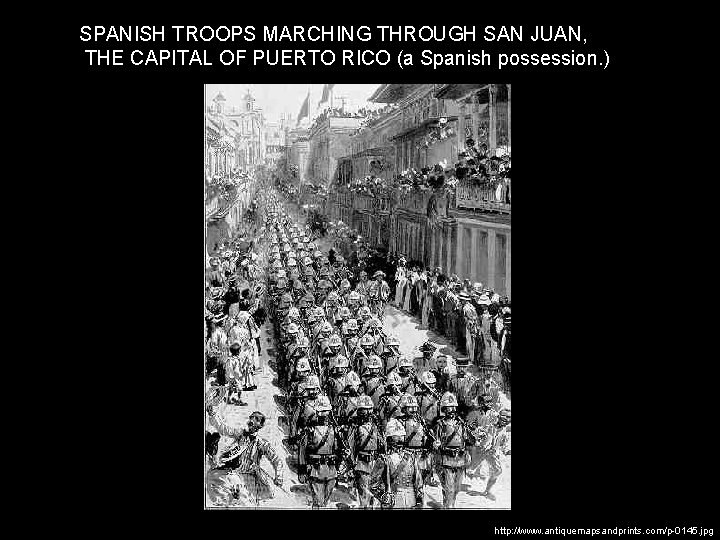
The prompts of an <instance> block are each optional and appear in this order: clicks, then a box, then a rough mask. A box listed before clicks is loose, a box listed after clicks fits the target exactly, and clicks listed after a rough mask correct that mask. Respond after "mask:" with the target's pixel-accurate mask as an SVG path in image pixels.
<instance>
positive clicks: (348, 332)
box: [341, 319, 359, 358]
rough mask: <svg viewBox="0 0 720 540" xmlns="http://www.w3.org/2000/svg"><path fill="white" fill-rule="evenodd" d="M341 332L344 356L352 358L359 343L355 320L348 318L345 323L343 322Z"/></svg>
mask: <svg viewBox="0 0 720 540" xmlns="http://www.w3.org/2000/svg"><path fill="white" fill-rule="evenodd" d="M341 333H342V339H343V345H344V346H345V356H347V357H348V358H352V357H353V355H354V354H355V349H356V348H357V346H358V343H359V338H358V337H357V333H358V323H357V321H356V320H355V319H349V320H348V322H347V323H345V324H343V326H342V329H341Z"/></svg>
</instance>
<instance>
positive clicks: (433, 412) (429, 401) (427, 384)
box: [415, 371, 440, 428]
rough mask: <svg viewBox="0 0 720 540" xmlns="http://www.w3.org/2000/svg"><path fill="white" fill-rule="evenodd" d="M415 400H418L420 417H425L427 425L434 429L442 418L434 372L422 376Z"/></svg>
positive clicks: (426, 372) (424, 373) (427, 372)
mask: <svg viewBox="0 0 720 540" xmlns="http://www.w3.org/2000/svg"><path fill="white" fill-rule="evenodd" d="M415 398H416V399H417V400H418V409H419V413H420V416H422V417H423V419H424V421H425V425H426V426H428V427H430V428H432V427H434V425H435V421H436V420H437V418H438V417H439V416H440V410H439V408H438V401H439V399H440V396H439V394H438V392H437V390H436V389H435V375H433V373H432V371H425V372H423V373H422V374H421V375H420V383H419V384H418V385H417V388H416V390H415Z"/></svg>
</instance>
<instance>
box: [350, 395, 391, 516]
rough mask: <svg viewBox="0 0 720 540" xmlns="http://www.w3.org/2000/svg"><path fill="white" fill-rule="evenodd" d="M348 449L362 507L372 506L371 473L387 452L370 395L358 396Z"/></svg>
mask: <svg viewBox="0 0 720 540" xmlns="http://www.w3.org/2000/svg"><path fill="white" fill-rule="evenodd" d="M348 450H349V451H350V461H351V463H352V464H353V471H354V472H353V475H354V477H355V488H356V489H357V493H358V501H359V504H360V507H361V508H367V507H370V508H372V507H373V505H374V499H373V496H372V493H371V492H370V474H371V473H372V471H373V468H374V467H375V463H376V462H377V460H378V457H379V456H380V455H381V454H384V453H385V438H384V437H383V434H382V432H381V430H380V427H379V426H378V423H377V421H376V419H375V418H374V415H373V402H372V400H371V399H370V397H369V396H360V397H359V398H358V404H357V416H356V417H355V419H354V421H353V422H352V423H351V424H350V429H349V433H348Z"/></svg>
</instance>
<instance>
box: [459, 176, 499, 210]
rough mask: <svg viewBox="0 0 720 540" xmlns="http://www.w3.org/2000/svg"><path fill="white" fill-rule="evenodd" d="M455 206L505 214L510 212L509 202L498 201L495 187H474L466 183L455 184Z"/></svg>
mask: <svg viewBox="0 0 720 540" xmlns="http://www.w3.org/2000/svg"><path fill="white" fill-rule="evenodd" d="M455 206H456V207H457V208H467V209H469V210H491V211H495V212H502V213H506V214H509V213H510V203H506V202H502V201H498V200H497V194H496V190H495V189H486V188H481V187H476V186H472V185H470V184H467V183H462V184H458V185H457V188H456V191H455Z"/></svg>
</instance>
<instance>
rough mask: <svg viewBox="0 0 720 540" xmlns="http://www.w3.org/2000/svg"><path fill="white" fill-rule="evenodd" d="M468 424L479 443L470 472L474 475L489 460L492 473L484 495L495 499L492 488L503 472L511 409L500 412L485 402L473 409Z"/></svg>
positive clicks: (474, 452) (473, 455)
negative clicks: (502, 458) (503, 458)
mask: <svg viewBox="0 0 720 540" xmlns="http://www.w3.org/2000/svg"><path fill="white" fill-rule="evenodd" d="M471 414H472V418H470V419H469V422H468V426H469V427H470V429H472V430H473V431H474V433H475V437H476V438H477V440H478V445H477V446H476V447H474V448H473V451H472V461H471V465H470V468H469V470H468V474H472V475H473V476H474V475H475V474H476V473H477V472H478V470H479V469H480V466H481V465H482V463H483V462H484V461H487V463H488V468H489V472H490V475H489V477H488V480H487V484H486V486H485V490H484V491H483V493H482V495H483V496H484V497H487V498H488V499H490V500H492V501H494V500H495V495H493V494H492V493H491V491H490V490H491V489H492V488H493V486H494V485H495V483H496V482H497V479H498V478H499V477H500V475H501V474H502V471H503V469H502V463H501V456H502V454H503V453H504V452H506V449H505V447H506V446H507V445H509V438H510V437H509V432H508V431H507V426H508V425H509V424H510V411H509V410H508V409H503V410H501V411H500V412H497V411H495V410H494V409H492V408H491V404H490V403H489V402H487V401H486V402H484V403H483V404H482V405H481V406H480V408H478V409H477V410H476V411H473V412H472V413H471Z"/></svg>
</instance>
